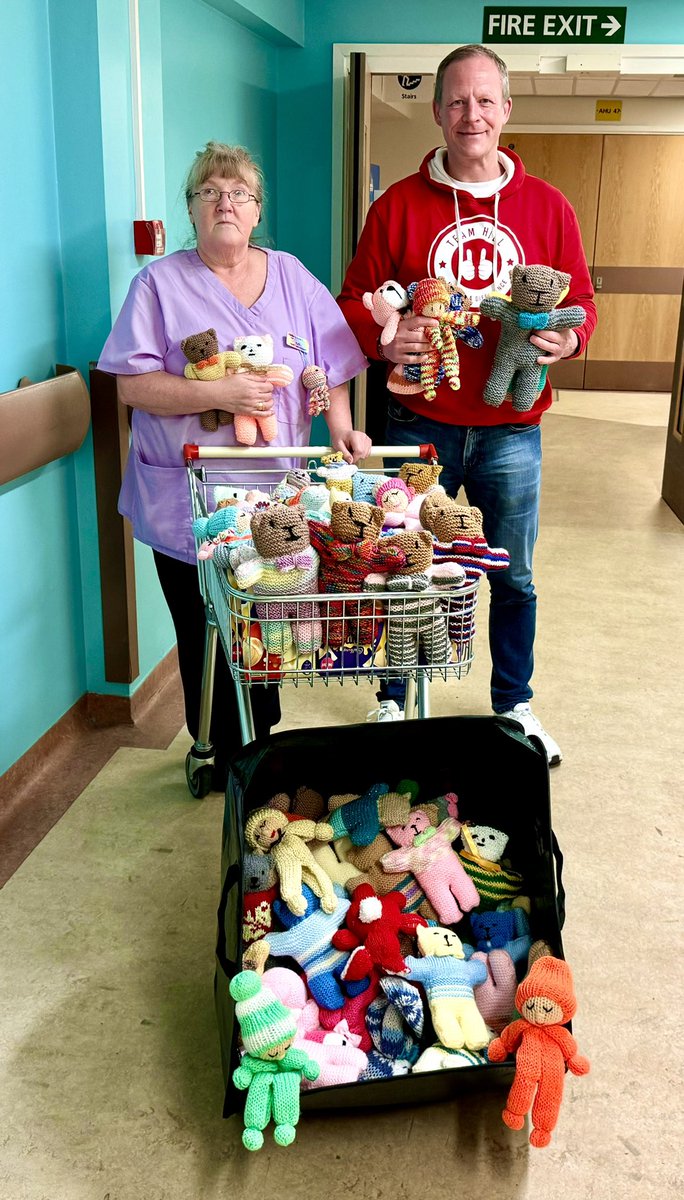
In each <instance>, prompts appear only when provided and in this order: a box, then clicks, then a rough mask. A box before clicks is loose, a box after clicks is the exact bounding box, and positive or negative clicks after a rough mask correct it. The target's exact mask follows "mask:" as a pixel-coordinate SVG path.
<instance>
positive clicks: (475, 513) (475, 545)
mask: <svg viewBox="0 0 684 1200" xmlns="http://www.w3.org/2000/svg"><path fill="white" fill-rule="evenodd" d="M419 517H420V524H421V526H422V528H423V529H427V530H428V532H429V533H431V534H432V537H433V546H432V555H433V559H434V561H435V563H447V562H456V563H458V564H459V565H460V566H462V567H463V569H464V570H465V574H466V579H467V580H468V582H469V583H472V582H474V581H475V580H478V579H481V578H482V576H483V575H484V574H485V572H489V571H505V570H506V568H507V567H508V566H510V561H511V558H510V554H509V553H508V550H504V549H503V548H501V547H498V548H495V549H493V548H492V547H491V546H490V545H488V543H487V539H486V538H485V536H484V530H483V528H482V513H481V512H480V509H479V508H474V507H471V506H469V505H465V504H457V503H456V501H455V500H452V499H451V497H450V496H447V495H446V493H445V492H441V493H440V492H437V491H434V492H429V493H428V495H427V496H424V497H423V499H422V502H421V505H420V513H419Z"/></svg>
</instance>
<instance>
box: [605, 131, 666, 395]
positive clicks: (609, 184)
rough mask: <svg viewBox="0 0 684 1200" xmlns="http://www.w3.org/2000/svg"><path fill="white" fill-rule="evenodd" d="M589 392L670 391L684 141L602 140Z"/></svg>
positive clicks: (628, 137)
mask: <svg viewBox="0 0 684 1200" xmlns="http://www.w3.org/2000/svg"><path fill="white" fill-rule="evenodd" d="M603 140H604V150H603V165H602V170H601V190H600V197H599V208H598V220H597V227H596V246H595V252H594V287H595V288H596V306H597V310H598V325H597V328H596V332H595V334H594V336H593V337H592V339H591V341H590V343H589V346H588V349H587V365H586V369H585V377H584V385H585V387H587V388H597V389H608V390H627V391H643V392H649V391H659V392H669V391H670V389H671V388H672V381H673V372H674V358H675V347H676V341H677V326H678V321H679V305H680V297H681V291H682V281H683V280H684V221H682V191H683V190H684V137H683V136H679V135H671V136H668V135H664V134H661V135H655V134H654V135H650V136H648V137H646V136H640V135H638V134H620V135H615V136H606V137H604V139H603Z"/></svg>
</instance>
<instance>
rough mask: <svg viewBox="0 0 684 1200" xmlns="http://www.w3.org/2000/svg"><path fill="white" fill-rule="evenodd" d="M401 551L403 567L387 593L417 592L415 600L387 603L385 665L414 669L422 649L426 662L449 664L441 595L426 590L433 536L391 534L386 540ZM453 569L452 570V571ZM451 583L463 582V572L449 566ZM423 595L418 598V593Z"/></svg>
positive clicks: (419, 531) (396, 574) (422, 533)
mask: <svg viewBox="0 0 684 1200" xmlns="http://www.w3.org/2000/svg"><path fill="white" fill-rule="evenodd" d="M385 541H387V542H389V543H390V544H391V545H393V546H396V547H397V549H398V550H401V551H402V552H403V554H404V555H405V558H406V565H405V566H404V567H400V568H399V570H398V571H397V572H396V573H395V574H394V575H393V576H392V577H391V578H390V579H388V580H387V583H386V587H387V590H388V591H402V592H403V591H410V592H416V593H417V594H416V596H415V597H413V596H412V597H408V598H401V599H400V598H399V597H397V599H396V600H390V602H389V605H388V613H387V663H388V666H390V667H414V666H417V664H418V657H419V652H420V651H421V650H422V653H423V655H424V661H425V662H428V663H446V662H448V652H449V639H448V637H447V625H446V616H445V614H444V612H443V611H442V607H441V600H440V596H439V594H438V593H437V592H435V591H429V590H428V589H429V588H430V581H431V577H432V574H433V569H432V534H431V533H427V532H426V531H425V530H423V529H421V530H418V531H415V532H409V531H408V530H406V531H404V532H403V533H395V534H392V536H391V537H388V538H386V539H385ZM452 568H453V571H452ZM452 573H453V574H454V575H455V579H454V581H453V582H462V581H463V579H464V578H465V572H464V571H463V569H462V568H458V567H456V566H455V565H454V564H450V570H449V574H450V575H451V574H452ZM421 592H422V593H423V595H420V594H418V593H421Z"/></svg>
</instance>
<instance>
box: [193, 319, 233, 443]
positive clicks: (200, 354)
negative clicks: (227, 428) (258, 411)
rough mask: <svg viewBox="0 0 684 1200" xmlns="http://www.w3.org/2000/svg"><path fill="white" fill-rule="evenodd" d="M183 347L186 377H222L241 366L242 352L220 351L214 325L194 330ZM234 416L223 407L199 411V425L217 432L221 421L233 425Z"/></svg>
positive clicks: (208, 431)
mask: <svg viewBox="0 0 684 1200" xmlns="http://www.w3.org/2000/svg"><path fill="white" fill-rule="evenodd" d="M180 348H181V350H182V351H183V354H184V355H185V357H186V358H187V360H188V361H187V363H186V364H185V368H184V370H183V374H184V375H185V378H186V379H209V380H212V379H223V377H224V375H228V374H229V372H232V371H236V370H237V369H238V367H239V366H240V355H239V354H236V353H235V352H234V351H232V350H221V351H219V348H218V337H217V335H216V330H215V329H204V330H203V331H202V332H201V333H191V334H190V336H189V337H186V338H183V340H182V342H181V344H180ZM232 420H233V414H232V413H229V412H225V410H224V409H221V408H210V409H207V411H206V412H203V413H200V425H201V426H202V429H204V430H206V432H207V433H215V431H216V430H217V429H218V427H219V425H230V423H231V421H232Z"/></svg>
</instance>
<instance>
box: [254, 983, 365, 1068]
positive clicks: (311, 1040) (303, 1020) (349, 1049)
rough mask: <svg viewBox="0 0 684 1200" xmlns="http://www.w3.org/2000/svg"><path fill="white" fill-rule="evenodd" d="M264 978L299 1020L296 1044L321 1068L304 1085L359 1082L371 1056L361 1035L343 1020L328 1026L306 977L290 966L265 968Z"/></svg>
mask: <svg viewBox="0 0 684 1200" xmlns="http://www.w3.org/2000/svg"><path fill="white" fill-rule="evenodd" d="M262 981H263V983H264V984H265V986H266V987H269V988H270V989H271V991H272V992H273V993H274V995H275V996H277V997H278V999H279V1000H280V1001H281V1002H282V1003H283V1004H284V1005H285V1007H286V1008H289V1010H290V1012H291V1013H292V1015H293V1016H294V1018H295V1021H296V1022H297V1034H296V1037H295V1040H294V1043H293V1045H294V1046H295V1047H296V1048H297V1049H298V1050H305V1051H306V1053H307V1054H308V1056H309V1058H312V1059H313V1060H314V1062H317V1063H318V1065H319V1066H320V1068H321V1073H320V1075H319V1076H318V1079H316V1080H312V1081H304V1080H302V1087H304V1088H307V1087H336V1086H337V1085H338V1084H342V1083H355V1082H356V1080H357V1079H358V1078H359V1075H360V1074H361V1073H362V1071H365V1069H366V1067H367V1066H368V1056H367V1055H366V1054H365V1053H364V1051H363V1050H362V1049H360V1044H361V1035H360V1034H357V1033H352V1032H351V1030H350V1028H349V1025H348V1023H347V1021H345V1020H343V1019H342V1020H340V1021H338V1022H336V1024H335V1027H334V1028H333V1029H324V1028H323V1027H322V1026H321V1025H320V1020H319V1018H320V1013H319V1009H318V1005H317V1004H316V1001H315V1000H311V999H310V998H309V995H308V993H307V990H306V984H305V982H304V980H303V979H302V977H301V975H298V974H297V973H296V972H295V971H291V970H289V968H288V967H271V968H270V969H269V970H268V971H264V974H263V976H262Z"/></svg>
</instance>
